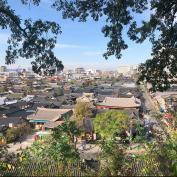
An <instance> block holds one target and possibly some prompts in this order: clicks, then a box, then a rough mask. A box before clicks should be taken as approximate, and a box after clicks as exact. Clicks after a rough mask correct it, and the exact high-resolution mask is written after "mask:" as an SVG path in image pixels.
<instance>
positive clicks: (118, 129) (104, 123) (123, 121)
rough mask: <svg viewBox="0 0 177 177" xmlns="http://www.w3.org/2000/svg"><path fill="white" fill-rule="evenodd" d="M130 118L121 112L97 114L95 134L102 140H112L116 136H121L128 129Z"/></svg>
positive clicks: (110, 111)
mask: <svg viewBox="0 0 177 177" xmlns="http://www.w3.org/2000/svg"><path fill="white" fill-rule="evenodd" d="M128 124H129V118H128V116H127V115H126V114H125V113H123V112H119V111H112V110H109V111H106V112H103V113H99V114H97V116H96V118H95V120H94V129H95V132H96V133H98V134H100V135H101V137H102V138H105V139H112V138H114V137H115V135H120V134H121V133H122V132H125V131H126V130H127V129H128Z"/></svg>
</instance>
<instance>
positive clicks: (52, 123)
mask: <svg viewBox="0 0 177 177" xmlns="http://www.w3.org/2000/svg"><path fill="white" fill-rule="evenodd" d="M63 122H64V121H55V122H46V123H45V124H44V127H46V128H55V127H58V126H59V125H61V124H62V123H63Z"/></svg>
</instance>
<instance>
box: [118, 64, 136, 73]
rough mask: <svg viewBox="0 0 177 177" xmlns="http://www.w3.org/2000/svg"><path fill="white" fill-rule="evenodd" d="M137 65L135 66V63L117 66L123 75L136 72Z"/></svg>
mask: <svg viewBox="0 0 177 177" xmlns="http://www.w3.org/2000/svg"><path fill="white" fill-rule="evenodd" d="M135 68H136V67H134V66H133V65H128V66H119V67H118V68H117V72H118V73H119V74H123V75H132V74H133V73H134V69H135Z"/></svg>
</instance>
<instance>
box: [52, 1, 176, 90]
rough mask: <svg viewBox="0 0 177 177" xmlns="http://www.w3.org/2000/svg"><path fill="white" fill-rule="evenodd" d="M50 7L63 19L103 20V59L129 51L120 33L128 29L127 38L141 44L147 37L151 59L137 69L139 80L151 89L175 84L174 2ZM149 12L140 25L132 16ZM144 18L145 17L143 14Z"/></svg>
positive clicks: (84, 3) (57, 4) (70, 3)
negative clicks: (105, 43)
mask: <svg viewBox="0 0 177 177" xmlns="http://www.w3.org/2000/svg"><path fill="white" fill-rule="evenodd" d="M53 7H54V8H56V10H57V11H62V14H63V18H64V19H66V18H70V19H72V20H75V19H78V21H80V22H85V21H87V19H88V18H90V17H92V19H93V20H94V21H98V20H100V19H101V18H102V19H103V20H104V21H105V25H104V26H103V28H102V32H103V34H104V36H105V37H108V38H110V41H109V42H108V44H107V51H106V53H104V54H103V56H104V57H105V58H106V59H108V57H109V56H111V55H115V56H116V58H118V59H119V58H121V56H122V55H121V52H122V50H125V49H127V48H128V45H127V44H126V42H125V40H124V39H123V32H124V30H125V29H127V28H128V30H126V31H127V35H128V37H129V38H130V39H131V40H133V41H135V42H137V43H142V42H144V41H145V40H146V39H147V38H148V39H149V40H150V42H151V43H152V54H151V56H152V58H151V59H148V60H147V61H146V62H145V63H144V64H141V65H140V67H139V72H141V74H140V77H139V81H144V80H146V81H148V82H151V83H152V85H153V89H154V90H165V89H167V88H169V87H170V84H172V83H175V78H176V72H177V65H176V60H177V40H176V39H177V21H176V20H175V19H176V14H177V2H176V0H171V1H170V2H168V1H166V0H159V1H157V0H149V1H148V0H126V1H125V0H112V1H107V0H92V1H90V0H84V1H78V0H73V1H70V0H56V1H55V3H54V4H53ZM144 13H149V14H150V18H149V19H148V20H146V21H145V20H144V19H143V17H142V23H141V24H140V25H139V22H137V19H135V17H136V16H137V15H138V16H139V18H140V15H141V14H142V16H143V14H144ZM146 16H147V15H146Z"/></svg>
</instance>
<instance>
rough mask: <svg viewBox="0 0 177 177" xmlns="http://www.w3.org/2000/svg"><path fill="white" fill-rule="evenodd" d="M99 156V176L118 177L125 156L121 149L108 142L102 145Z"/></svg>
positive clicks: (114, 143)
mask: <svg viewBox="0 0 177 177" xmlns="http://www.w3.org/2000/svg"><path fill="white" fill-rule="evenodd" d="M101 149H102V151H101V155H100V163H101V166H100V170H99V174H100V176H119V175H121V173H120V172H121V170H122V167H123V163H124V159H125V154H124V152H123V149H121V148H120V147H119V145H118V144H117V143H116V142H115V141H114V140H110V141H107V142H105V143H104V144H102V146H101Z"/></svg>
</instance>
